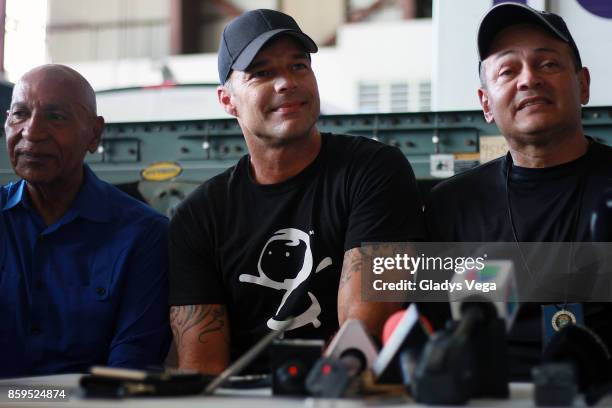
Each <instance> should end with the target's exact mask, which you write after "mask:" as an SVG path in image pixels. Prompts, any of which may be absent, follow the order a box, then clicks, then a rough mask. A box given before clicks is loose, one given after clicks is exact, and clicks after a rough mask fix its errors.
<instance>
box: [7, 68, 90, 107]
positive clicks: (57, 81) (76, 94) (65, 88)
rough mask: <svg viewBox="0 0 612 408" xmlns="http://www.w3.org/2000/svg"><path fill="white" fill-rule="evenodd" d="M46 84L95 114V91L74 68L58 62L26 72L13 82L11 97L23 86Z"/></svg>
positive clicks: (14, 96) (21, 89)
mask: <svg viewBox="0 0 612 408" xmlns="http://www.w3.org/2000/svg"><path fill="white" fill-rule="evenodd" d="M30 86H32V87H39V86H46V87H52V88H55V90H56V91H58V92H62V93H64V94H67V95H69V96H70V97H71V98H73V101H74V102H75V103H76V104H78V105H79V106H81V107H82V108H83V109H85V110H86V111H87V112H89V113H90V114H91V115H92V116H96V115H97V106H96V93H95V92H94V90H93V88H92V87H91V85H90V83H89V82H88V81H87V80H86V79H85V78H84V77H83V75H81V74H79V73H78V72H77V71H75V70H74V69H72V68H70V67H67V66H65V65H60V64H46V65H41V66H39V67H36V68H33V69H31V70H30V71H28V72H26V73H25V74H24V75H23V76H22V77H21V79H19V81H17V83H16V84H15V88H14V90H13V99H12V101H11V102H14V101H15V98H16V96H17V94H18V93H19V92H20V91H21V92H22V91H23V90H24V89H23V88H24V87H25V88H27V87H30Z"/></svg>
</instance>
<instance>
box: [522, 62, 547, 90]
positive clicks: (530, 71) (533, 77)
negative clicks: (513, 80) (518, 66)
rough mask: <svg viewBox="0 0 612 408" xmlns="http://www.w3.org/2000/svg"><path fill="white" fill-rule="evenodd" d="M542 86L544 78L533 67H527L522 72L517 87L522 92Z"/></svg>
mask: <svg viewBox="0 0 612 408" xmlns="http://www.w3.org/2000/svg"><path fill="white" fill-rule="evenodd" d="M540 85H542V78H541V77H540V75H539V74H538V72H537V71H536V70H535V69H534V68H533V67H531V66H529V65H525V66H524V67H523V69H522V70H521V73H520V75H519V78H518V82H517V86H518V88H519V89H520V90H526V89H532V88H536V87H538V86H540Z"/></svg>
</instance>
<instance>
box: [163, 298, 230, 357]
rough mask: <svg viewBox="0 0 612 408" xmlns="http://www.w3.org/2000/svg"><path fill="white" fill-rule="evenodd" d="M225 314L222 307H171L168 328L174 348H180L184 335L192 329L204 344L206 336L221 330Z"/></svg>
mask: <svg viewBox="0 0 612 408" xmlns="http://www.w3.org/2000/svg"><path fill="white" fill-rule="evenodd" d="M225 314H226V311H225V306H223V305H186V306H172V307H171V308H170V327H171V328H172V334H173V335H174V341H175V342H176V346H177V347H179V348H180V347H181V346H182V344H183V338H184V337H185V334H186V333H187V332H189V331H190V330H192V329H193V330H197V336H198V341H199V342H200V343H202V344H205V343H206V341H207V339H206V335H207V334H209V333H213V332H217V331H222V330H223V328H224V327H225V324H226V320H225ZM224 338H225V336H224ZM225 340H226V341H227V339H225Z"/></svg>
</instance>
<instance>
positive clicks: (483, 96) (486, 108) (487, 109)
mask: <svg viewBox="0 0 612 408" xmlns="http://www.w3.org/2000/svg"><path fill="white" fill-rule="evenodd" d="M478 100H480V106H482V113H484V118H485V120H486V121H487V123H493V122H494V121H495V118H494V117H493V112H492V111H491V106H490V104H489V93H488V92H487V90H486V89H485V88H478Z"/></svg>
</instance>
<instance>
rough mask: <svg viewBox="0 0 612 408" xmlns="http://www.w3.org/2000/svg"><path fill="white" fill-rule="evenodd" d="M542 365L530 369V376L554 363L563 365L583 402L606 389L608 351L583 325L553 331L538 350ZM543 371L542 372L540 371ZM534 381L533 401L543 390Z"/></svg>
mask: <svg viewBox="0 0 612 408" xmlns="http://www.w3.org/2000/svg"><path fill="white" fill-rule="evenodd" d="M542 362H543V365H542V366H539V367H536V369H534V372H533V374H534V377H535V376H536V375H537V374H539V373H542V372H545V371H546V370H547V367H550V365H554V364H557V365H558V364H559V363H561V364H565V365H566V366H569V367H570V368H571V370H572V371H573V377H574V379H575V382H576V386H577V388H578V391H579V392H582V393H584V396H585V401H586V402H587V404H589V405H592V404H594V403H596V402H597V401H598V400H599V399H600V398H601V397H602V396H603V395H604V394H605V393H607V392H609V391H610V383H611V380H612V375H611V371H610V369H611V368H612V367H611V358H610V351H609V350H608V347H607V346H606V345H605V343H604V342H603V340H602V339H601V338H600V337H599V336H598V335H597V334H596V333H595V332H593V331H592V330H590V329H589V328H587V327H585V326H581V325H574V324H570V325H567V326H564V327H563V328H562V329H561V330H559V331H558V332H556V333H555V334H554V335H553V336H552V338H551V339H550V341H549V342H548V344H547V346H546V348H545V349H544V352H543V353H542ZM543 370H544V371H543ZM534 380H535V381H534V382H535V383H536V403H537V402H538V392H539V397H540V399H542V396H543V392H542V390H538V388H537V385H538V383H539V382H540V379H539V378H534Z"/></svg>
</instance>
